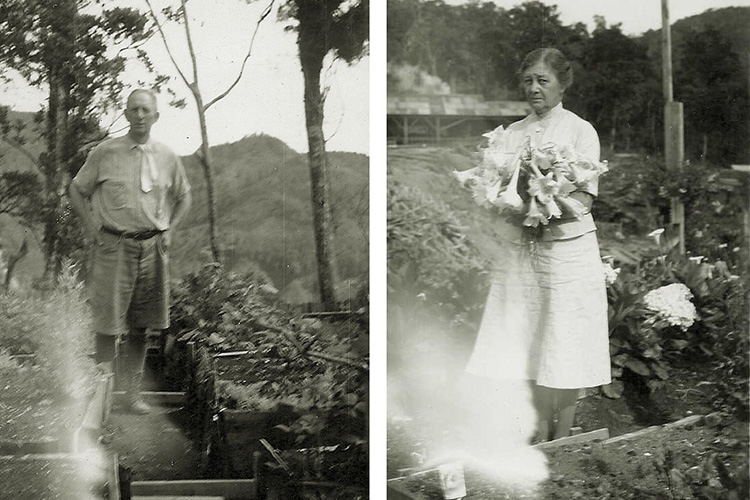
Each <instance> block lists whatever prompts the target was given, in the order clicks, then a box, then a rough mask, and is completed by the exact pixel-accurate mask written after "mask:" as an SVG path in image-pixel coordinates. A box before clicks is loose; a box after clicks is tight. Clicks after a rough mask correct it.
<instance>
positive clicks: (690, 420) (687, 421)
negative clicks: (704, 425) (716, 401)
mask: <svg viewBox="0 0 750 500" xmlns="http://www.w3.org/2000/svg"><path fill="white" fill-rule="evenodd" d="M702 420H703V415H690V416H689V417H685V418H682V419H680V420H677V421H675V422H670V423H668V424H664V427H667V428H679V427H686V426H688V425H695V424H698V423H700V422H701V421H702Z"/></svg>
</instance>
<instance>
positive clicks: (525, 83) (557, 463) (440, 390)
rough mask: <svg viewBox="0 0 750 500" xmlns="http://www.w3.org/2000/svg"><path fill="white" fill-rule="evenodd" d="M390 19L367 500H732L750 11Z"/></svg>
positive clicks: (738, 456)
mask: <svg viewBox="0 0 750 500" xmlns="http://www.w3.org/2000/svg"><path fill="white" fill-rule="evenodd" d="M386 25H387V26H386V30H387V31H386V33H387V34H386V40H387V49H386V53H387V56H386V58H387V96H386V107H387V111H386V113H387V117H386V124H385V128H386V136H387V137H386V141H387V152H386V159H387V160H386V162H387V169H388V171H387V179H386V186H387V202H386V203H387V222H386V225H387V259H386V260H387V264H386V265H387V306H386V307H387V349H386V355H387V423H386V436H387V437H386V441H387V449H386V453H385V455H386V457H385V458H386V490H387V498H388V499H389V500H454V499H467V500H469V499H470V500H498V499H540V500H541V499H544V500H547V499H560V500H562V499H576V498H577V499H626V498H631V499H654V500H656V499H709V498H716V499H719V498H721V499H740V498H748V496H749V495H750V478H749V477H748V445H749V440H748V430H749V429H750V426H749V425H748V418H749V414H748V401H749V397H748V396H749V394H748V377H749V376H750V372H749V361H750V358H749V352H748V349H749V345H750V344H749V342H748V340H749V337H748V335H749V333H748V319H749V317H748V285H749V284H750V283H749V282H748V278H749V277H750V273H749V272H748V257H749V255H748V240H749V238H750V212H749V209H750V205H749V200H750V198H749V188H750V105H749V101H750V90H749V88H748V87H749V84H750V77H749V71H748V69H749V67H750V31H749V30H748V27H749V26H750V4H749V3H748V2H747V1H746V0H738V1H732V0H728V1H699V0H695V1H678V0H631V1H629V2H619V1H606V0H605V1H579V0H575V1H574V0H543V1H538V0H532V1H525V2H521V1H518V0H495V1H470V0H463V1H462V0H444V1H442V0H437V1H425V0H389V1H388V3H387V20H386ZM378 111H379V110H378Z"/></svg>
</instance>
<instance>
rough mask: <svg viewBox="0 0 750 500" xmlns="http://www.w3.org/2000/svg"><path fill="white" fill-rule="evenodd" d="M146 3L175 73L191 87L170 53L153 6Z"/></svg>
mask: <svg viewBox="0 0 750 500" xmlns="http://www.w3.org/2000/svg"><path fill="white" fill-rule="evenodd" d="M146 5H148V11H149V13H150V14H151V19H153V20H154V23H155V24H156V29H157V30H159V35H160V36H161V40H162V42H164V48H166V49H167V55H168V56H169V59H170V60H171V61H172V65H174V67H175V69H176V70H177V73H178V74H179V75H180V78H182V81H183V82H185V85H187V86H188V88H192V87H191V84H190V82H188V79H187V77H185V74H184V73H183V72H182V70H181V69H180V66H179V65H178V64H177V61H176V60H175V58H174V56H173V55H172V50H171V49H170V48H169V43H167V37H166V35H165V34H164V31H163V30H162V29H161V24H160V23H159V20H158V19H157V18H156V14H155V13H154V8H153V7H152V6H151V1H150V0H146Z"/></svg>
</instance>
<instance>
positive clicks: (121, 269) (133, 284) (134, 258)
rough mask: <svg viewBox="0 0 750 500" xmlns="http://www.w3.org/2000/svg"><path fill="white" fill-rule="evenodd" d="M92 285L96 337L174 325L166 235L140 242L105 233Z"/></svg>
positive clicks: (93, 268) (95, 252)
mask: <svg viewBox="0 0 750 500" xmlns="http://www.w3.org/2000/svg"><path fill="white" fill-rule="evenodd" d="M87 281H88V289H89V297H90V301H91V307H92V313H93V319H94V331H95V332H96V333H101V334H110V335H118V334H123V333H127V332H128V331H129V330H130V329H131V328H148V329H152V330H163V329H165V328H167V327H169V257H168V253H167V248H166V242H165V237H164V235H163V234H158V235H156V236H154V237H153V238H149V239H147V240H141V241H138V240H134V239H130V238H125V237H122V236H115V235H112V234H109V233H105V232H100V233H99V244H98V245H97V246H96V247H95V248H94V249H93V252H92V255H91V263H90V267H89V273H88V280H87Z"/></svg>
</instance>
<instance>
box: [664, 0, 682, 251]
mask: <svg viewBox="0 0 750 500" xmlns="http://www.w3.org/2000/svg"><path fill="white" fill-rule="evenodd" d="M668 2H669V0H661V59H662V87H663V90H664V159H665V161H666V164H667V170H672V171H678V170H680V169H682V163H683V162H684V160H685V134H684V128H683V112H682V103H681V102H676V101H675V100H674V95H673V93H672V35H671V28H670V25H669V5H668ZM669 217H670V221H669V223H670V226H671V228H670V229H671V230H672V231H670V232H676V233H677V234H678V236H679V249H680V255H685V206H684V205H683V204H682V202H680V200H679V199H678V198H677V197H672V199H671V200H670V210H669Z"/></svg>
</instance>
